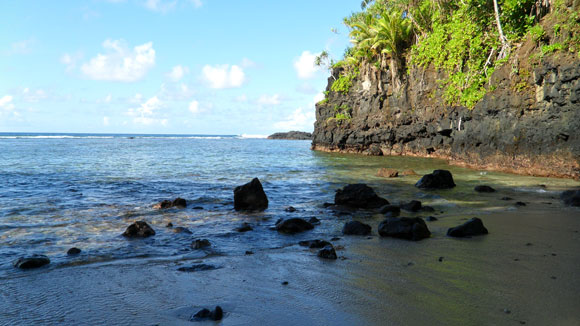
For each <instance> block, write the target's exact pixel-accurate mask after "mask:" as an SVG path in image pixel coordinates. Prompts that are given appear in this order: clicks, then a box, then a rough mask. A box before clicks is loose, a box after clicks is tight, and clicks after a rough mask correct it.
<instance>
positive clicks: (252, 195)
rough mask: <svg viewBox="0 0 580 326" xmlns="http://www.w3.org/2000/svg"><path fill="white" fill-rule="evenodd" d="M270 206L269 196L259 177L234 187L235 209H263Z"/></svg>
mask: <svg viewBox="0 0 580 326" xmlns="http://www.w3.org/2000/svg"><path fill="white" fill-rule="evenodd" d="M266 208H268V197H267V196H266V193H265V192H264V188H262V184H261V183H260V180H258V178H254V179H252V181H250V182H248V183H246V184H245V185H243V186H238V187H236V189H234V209H235V210H237V211H240V210H245V211H263V210H265V209H266Z"/></svg>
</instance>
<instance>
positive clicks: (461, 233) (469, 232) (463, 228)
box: [447, 217, 488, 238]
mask: <svg viewBox="0 0 580 326" xmlns="http://www.w3.org/2000/svg"><path fill="white" fill-rule="evenodd" d="M487 233H488V232H487V229H486V228H485V226H483V222H482V221H481V219H479V218H477V217H474V218H472V219H470V220H469V221H467V222H465V223H463V224H461V225H459V226H456V227H453V228H450V229H449V230H447V235H448V236H450V237H456V238H462V237H471V236H474V235H483V234H487Z"/></svg>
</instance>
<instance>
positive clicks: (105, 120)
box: [103, 117, 111, 127]
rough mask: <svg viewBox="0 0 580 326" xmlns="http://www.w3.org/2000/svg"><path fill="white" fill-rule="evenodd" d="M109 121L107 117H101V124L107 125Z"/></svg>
mask: <svg viewBox="0 0 580 326" xmlns="http://www.w3.org/2000/svg"><path fill="white" fill-rule="evenodd" d="M110 123H111V121H110V119H109V117H103V126H105V127H107V126H109V125H110Z"/></svg>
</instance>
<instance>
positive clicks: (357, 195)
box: [334, 183, 389, 208]
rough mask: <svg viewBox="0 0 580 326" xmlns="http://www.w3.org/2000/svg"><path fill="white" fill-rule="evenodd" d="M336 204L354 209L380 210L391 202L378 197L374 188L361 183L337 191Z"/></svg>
mask: <svg viewBox="0 0 580 326" xmlns="http://www.w3.org/2000/svg"><path fill="white" fill-rule="evenodd" d="M334 203H335V204H336V205H344V206H349V207H354V208H379V207H381V206H385V205H388V204H389V201H388V200H386V199H384V198H381V197H379V196H377V194H376V193H375V191H374V190H373V188H371V187H369V186H367V185H366V184H362V183H359V184H350V185H347V186H346V187H344V188H342V189H339V190H337V191H336V195H335V196H334Z"/></svg>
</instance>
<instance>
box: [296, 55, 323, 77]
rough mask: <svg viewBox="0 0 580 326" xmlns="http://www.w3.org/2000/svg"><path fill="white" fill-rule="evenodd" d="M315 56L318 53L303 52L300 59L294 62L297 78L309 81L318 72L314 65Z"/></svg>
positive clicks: (318, 69) (318, 68)
mask: <svg viewBox="0 0 580 326" xmlns="http://www.w3.org/2000/svg"><path fill="white" fill-rule="evenodd" d="M317 55H318V53H310V51H304V52H302V54H301V55H300V57H298V58H296V59H295V60H294V69H295V70H296V73H297V74H298V78H300V79H310V78H313V77H314V76H315V74H316V73H317V72H318V71H320V67H318V66H317V65H315V64H314V61H315V59H316V56H317Z"/></svg>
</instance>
